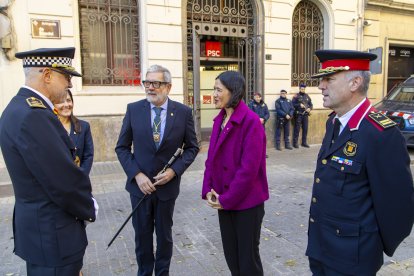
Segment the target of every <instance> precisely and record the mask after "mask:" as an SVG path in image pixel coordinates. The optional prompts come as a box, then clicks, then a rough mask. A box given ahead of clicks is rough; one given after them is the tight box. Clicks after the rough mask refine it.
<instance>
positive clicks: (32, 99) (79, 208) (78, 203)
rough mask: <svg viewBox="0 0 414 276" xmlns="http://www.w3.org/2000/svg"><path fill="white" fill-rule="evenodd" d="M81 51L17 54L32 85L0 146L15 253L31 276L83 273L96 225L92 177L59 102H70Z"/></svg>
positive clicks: (1, 124) (12, 111) (5, 124)
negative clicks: (90, 227)
mask: <svg viewBox="0 0 414 276" xmlns="http://www.w3.org/2000/svg"><path fill="white" fill-rule="evenodd" d="M74 53H75V48H59V49H52V48H43V49H38V50H33V51H28V52H21V53H17V54H16V57H17V58H21V59H23V67H24V72H25V77H26V78H25V79H26V82H25V85H24V86H23V87H22V88H21V89H20V90H19V92H18V93H17V95H16V96H15V97H14V98H13V99H12V100H11V101H10V103H9V104H8V105H7V107H6V109H5V110H4V111H3V114H2V117H1V119H0V145H1V150H2V152H3V157H4V161H5V163H6V166H7V170H8V172H9V174H10V178H11V180H12V183H13V189H14V195H15V199H16V201H15V207H14V216H13V234H14V246H15V248H14V250H15V253H16V255H18V256H20V257H21V258H22V259H23V260H25V261H26V267H27V275H30V276H52V275H53V276H55V275H59V276H78V275H79V271H80V270H81V268H82V264H83V255H84V253H85V249H86V246H87V244H88V241H87V238H86V231H85V223H84V221H88V222H92V221H94V220H95V217H96V214H95V208H94V203H95V201H94V199H93V198H92V194H91V183H90V181H89V177H88V176H87V174H85V173H84V172H83V171H82V170H81V169H80V168H78V167H77V166H76V165H75V163H74V153H75V146H74V145H73V143H72V141H71V139H70V137H69V136H68V134H67V132H66V131H65V129H64V128H63V126H62V124H61V123H60V121H59V119H58V117H57V115H56V114H57V112H56V113H54V111H53V110H54V109H53V104H57V103H60V102H63V101H64V100H65V98H66V94H67V91H68V89H69V88H71V87H72V83H71V77H72V76H81V75H80V74H79V73H78V72H76V71H75V69H74V68H73V67H72V66H71V62H72V58H73V56H74Z"/></svg>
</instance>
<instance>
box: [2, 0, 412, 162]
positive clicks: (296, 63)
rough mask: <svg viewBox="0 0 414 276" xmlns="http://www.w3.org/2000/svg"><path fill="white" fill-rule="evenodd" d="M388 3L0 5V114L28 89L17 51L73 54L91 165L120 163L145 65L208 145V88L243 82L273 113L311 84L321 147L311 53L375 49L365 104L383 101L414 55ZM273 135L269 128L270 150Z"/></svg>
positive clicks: (312, 138) (313, 126)
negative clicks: (167, 74) (123, 129)
mask: <svg viewBox="0 0 414 276" xmlns="http://www.w3.org/2000/svg"><path fill="white" fill-rule="evenodd" d="M388 2H390V1H364V0H349V1H340V0H302V1H299V0H280V1H274V0H272V1H262V0H188V1H181V0H60V1H59V5H57V4H56V1H52V0H20V1H11V0H1V1H0V6H1V7H2V9H1V13H0V16H1V17H0V22H5V23H4V24H1V25H2V26H3V27H1V28H0V39H1V42H2V43H1V46H2V51H1V52H0V91H1V93H0V112H2V110H4V108H5V106H6V105H7V104H8V102H9V101H10V99H11V98H12V97H13V96H14V95H15V94H16V92H17V90H18V89H19V87H20V86H21V85H22V84H23V82H24V76H23V70H22V68H21V61H20V60H16V59H14V58H13V56H14V53H15V52H16V51H25V50H29V49H35V48H41V47H66V46H75V47H76V49H77V51H76V57H75V61H74V63H75V64H74V65H75V67H76V68H78V69H80V70H82V73H83V78H82V79H81V78H73V79H72V82H73V86H74V87H73V90H72V92H73V94H74V101H75V102H74V104H75V109H74V110H75V112H74V113H75V115H77V116H80V117H81V118H83V119H85V120H88V121H89V122H90V123H91V126H92V133H93V136H94V141H95V144H96V147H95V148H96V152H95V155H96V158H95V160H111V159H114V158H115V155H114V151H113V149H114V145H115V142H116V140H117V137H118V132H119V129H120V125H121V121H122V118H123V114H124V113H125V110H126V105H127V104H128V103H130V102H133V101H136V100H139V99H143V98H144V97H145V94H144V90H143V89H142V87H141V86H140V82H141V80H142V78H144V77H145V76H143V75H142V74H143V72H145V71H146V68H148V67H149V66H150V65H152V64H161V65H164V66H166V67H167V68H169V69H170V70H171V73H172V83H173V85H172V90H171V93H170V97H171V98H172V99H174V100H177V101H180V102H183V103H185V104H187V105H189V106H191V107H192V108H193V110H194V115H195V118H196V126H197V129H198V131H199V134H200V135H201V134H203V133H207V135H206V136H204V137H203V138H204V139H205V138H206V137H208V132H209V129H210V128H211V126H212V118H213V117H214V116H215V114H217V110H215V109H214V104H213V99H212V87H213V84H214V79H215V77H216V76H217V75H218V74H219V73H220V72H222V71H224V70H239V71H241V72H242V73H243V74H244V76H245V78H246V81H247V91H246V96H245V98H246V99H247V100H249V99H250V98H251V97H252V95H253V93H254V92H256V91H258V92H261V93H262V94H263V95H264V100H265V102H266V103H267V104H268V106H269V109H271V110H273V109H274V101H275V100H276V99H277V98H278V97H279V91H280V90H281V89H286V90H287V91H288V92H289V94H288V97H292V96H293V95H294V94H295V93H297V91H298V85H299V83H306V84H307V86H308V88H307V92H308V93H309V94H310V95H311V97H312V100H313V102H314V107H315V110H314V111H313V112H312V113H313V115H312V117H311V120H310V133H309V142H311V143H320V141H321V138H322V135H323V127H321V126H324V123H325V119H326V116H325V115H326V114H328V113H329V111H328V110H325V109H324V108H323V107H322V97H321V96H320V91H319V90H318V89H317V81H315V80H311V79H310V78H309V76H310V75H312V74H313V73H315V72H316V71H317V69H318V67H319V64H318V61H317V60H316V58H315V56H314V55H313V52H314V51H315V50H317V49H328V48H337V49H354V50H355V49H356V50H368V49H374V48H381V47H382V53H384V54H383V56H382V59H380V64H381V68H382V72H381V73H380V74H378V75H375V76H374V77H373V87H374V92H370V98H372V99H373V100H374V101H376V100H379V99H380V98H382V96H383V95H384V94H386V91H387V88H388V86H389V82H390V81H392V80H393V78H394V77H396V76H397V73H395V72H394V71H393V69H392V68H395V66H393V65H392V64H394V63H395V62H396V61H395V60H394V57H392V58H391V56H388V52H390V53H391V52H392V50H393V49H395V51H399V50H401V49H400V48H403V50H404V49H405V48H407V49H408V48H410V47H414V42H413V41H410V40H409V37H414V36H411V33H410V32H412V31H413V30H414V28H409V27H406V26H409V24H414V20H412V19H411V18H412V16H411V11H412V10H413V8H412V6H411V5H412V4H410V5H409V4H401V5H394V6H392V4H388V5H389V6H386V5H387V4H386V3H388ZM391 2H397V1H391ZM404 2H411V1H404ZM384 5H385V6H384ZM396 14H397V15H398V16H397V17H398V20H401V22H400V23H398V20H396V19H395V18H396V17H395V16H396ZM397 24H400V25H401V24H404V28H401V27H397ZM401 29H403V30H401ZM393 47H394V48H393ZM398 47H399V48H398ZM404 47H405V48H404ZM410 49H411V48H410ZM380 50H381V49H380ZM405 50H406V49H405ZM385 53H387V54H385ZM399 53H400V52H399ZM410 57H411V56H410ZM398 58H401V56H398ZM395 59H397V57H396V58H395ZM397 63H398V61H397ZM390 64H391V65H390ZM406 64H407V65H406V66H411V63H409V62H408V63H407V62H406ZM387 66H388V67H387ZM411 67H412V66H411ZM411 67H410V68H411ZM390 68H391V69H390ZM411 69H412V68H411ZM400 71H404V70H400ZM394 73H395V74H394ZM404 73H406V72H405V71H404ZM398 77H400V79H401V78H403V77H402V76H399V75H398ZM273 133H274V122H273V121H272V120H271V121H270V122H269V123H268V125H267V134H268V141H269V146H270V145H272V144H273Z"/></svg>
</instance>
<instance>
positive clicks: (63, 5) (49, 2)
mask: <svg viewBox="0 0 414 276" xmlns="http://www.w3.org/2000/svg"><path fill="white" fill-rule="evenodd" d="M20 1H21V0H20ZM72 2H73V1H72V0H59V1H56V0H27V7H28V12H29V13H36V14H48V15H54V16H59V15H63V16H72V15H73V6H72Z"/></svg>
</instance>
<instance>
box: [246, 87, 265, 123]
mask: <svg viewBox="0 0 414 276" xmlns="http://www.w3.org/2000/svg"><path fill="white" fill-rule="evenodd" d="M249 108H250V109H251V110H253V112H254V113H256V114H257V115H258V116H259V118H260V122H261V123H262V125H263V127H265V124H266V122H267V120H269V117H270V114H269V109H268V108H267V104H265V102H264V101H263V100H262V94H260V93H259V92H256V93H254V95H253V100H251V101H250V103H249Z"/></svg>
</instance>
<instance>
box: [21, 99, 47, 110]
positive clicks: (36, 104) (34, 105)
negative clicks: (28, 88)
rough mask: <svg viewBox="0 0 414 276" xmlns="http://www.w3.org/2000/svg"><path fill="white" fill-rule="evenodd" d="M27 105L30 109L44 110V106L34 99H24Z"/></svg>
mask: <svg viewBox="0 0 414 276" xmlns="http://www.w3.org/2000/svg"><path fill="white" fill-rule="evenodd" d="M26 102H27V104H28V105H29V106H30V107H31V108H46V106H45V105H44V104H43V102H42V101H41V100H39V99H38V98H35V97H29V98H27V99H26Z"/></svg>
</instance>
